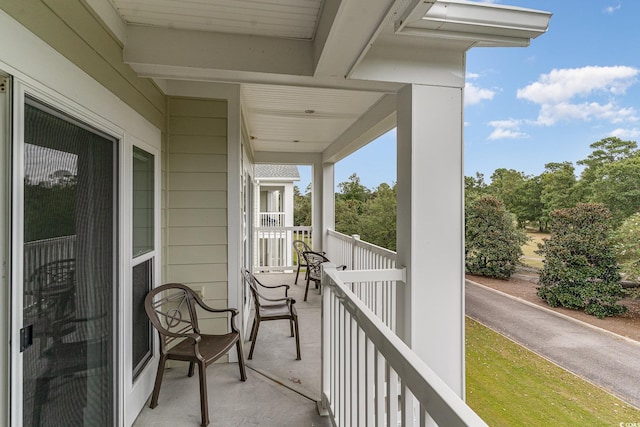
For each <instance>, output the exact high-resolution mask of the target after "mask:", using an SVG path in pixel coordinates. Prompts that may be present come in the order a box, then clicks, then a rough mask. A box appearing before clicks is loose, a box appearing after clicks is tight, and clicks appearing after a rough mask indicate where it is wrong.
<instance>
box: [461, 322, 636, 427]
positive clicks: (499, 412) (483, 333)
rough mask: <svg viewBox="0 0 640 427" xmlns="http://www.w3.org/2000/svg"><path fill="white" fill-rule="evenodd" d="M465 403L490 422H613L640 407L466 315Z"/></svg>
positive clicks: (630, 418) (632, 416)
mask: <svg viewBox="0 0 640 427" xmlns="http://www.w3.org/2000/svg"><path fill="white" fill-rule="evenodd" d="M466 365H467V404H468V405H469V406H471V408H473V410H474V411H476V413H478V415H480V416H481V417H482V418H483V419H484V420H485V421H486V422H487V424H489V425H490V426H492V427H494V426H497V427H499V426H509V427H513V426H580V427H584V426H619V425H621V423H625V424H626V423H638V425H640V411H638V410H636V409H634V408H633V407H631V406H629V405H627V404H625V403H624V402H622V401H621V400H619V399H617V398H616V397H614V396H612V395H610V394H608V393H606V392H604V391H603V390H601V389H600V388H598V387H595V386H593V385H591V384H590V383H588V382H586V381H584V380H582V379H581V378H578V377H577V376H575V375H573V374H571V373H569V372H567V371H565V370H564V369H562V368H559V367H558V366H556V365H554V364H552V363H550V362H548V361H547V360H545V359H543V358H541V357H539V356H538V355H536V354H534V353H532V352H531V351H529V350H527V349H525V348H524V347H522V346H519V345H517V344H515V343H513V342H512V341H510V340H508V339H506V338H505V337H503V336H502V335H500V334H497V333H495V332H493V331H492V330H490V329H488V328H486V327H484V326H482V325H481V324H479V323H477V322H475V321H473V320H471V319H469V318H467V319H466Z"/></svg>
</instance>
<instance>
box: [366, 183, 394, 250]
mask: <svg viewBox="0 0 640 427" xmlns="http://www.w3.org/2000/svg"><path fill="white" fill-rule="evenodd" d="M396 207H397V203H396V187H395V185H394V186H393V187H390V186H389V184H386V183H384V182H383V183H382V184H380V185H379V186H378V188H376V189H375V190H374V192H373V193H372V194H371V197H370V198H369V200H367V203H366V204H365V207H364V215H362V218H361V221H360V225H361V227H362V228H361V229H360V233H359V234H360V237H361V239H362V240H365V241H367V242H370V243H373V244H374V245H378V246H381V247H383V248H387V249H390V250H392V251H395V250H396Z"/></svg>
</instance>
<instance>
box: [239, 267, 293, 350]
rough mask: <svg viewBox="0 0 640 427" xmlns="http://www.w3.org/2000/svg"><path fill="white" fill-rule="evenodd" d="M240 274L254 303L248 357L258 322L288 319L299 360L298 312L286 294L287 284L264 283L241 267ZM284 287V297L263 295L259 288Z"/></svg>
mask: <svg viewBox="0 0 640 427" xmlns="http://www.w3.org/2000/svg"><path fill="white" fill-rule="evenodd" d="M242 276H243V277H244V280H245V281H246V282H247V284H248V285H249V289H250V290H251V295H252V296H253V302H254V305H255V316H254V318H253V326H252V327H251V334H250V336H249V339H250V340H251V349H250V350H249V357H248V359H249V360H251V359H252V358H253V349H254V347H255V346H256V340H257V338H258V330H259V329H260V322H263V321H269V320H289V327H290V329H291V336H292V337H295V338H296V360H300V334H299V332H298V313H297V312H296V308H295V306H294V304H295V303H296V300H295V299H293V298H291V297H290V296H288V291H289V285H275V286H270V285H264V284H262V283H260V281H259V280H258V279H257V278H256V277H255V276H254V275H253V274H252V273H251V272H250V271H249V270H247V269H245V268H243V269H242ZM277 288H284V295H285V296H284V298H270V297H266V296H264V294H262V293H261V292H260V289H263V290H267V289H277Z"/></svg>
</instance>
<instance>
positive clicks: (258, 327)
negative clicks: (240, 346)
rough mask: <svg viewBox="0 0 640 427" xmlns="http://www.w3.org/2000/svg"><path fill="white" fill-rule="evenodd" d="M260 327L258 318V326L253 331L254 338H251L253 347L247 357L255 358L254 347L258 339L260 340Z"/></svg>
mask: <svg viewBox="0 0 640 427" xmlns="http://www.w3.org/2000/svg"><path fill="white" fill-rule="evenodd" d="M258 329H260V321H257V320H256V328H255V330H254V331H253V337H252V338H253V339H252V340H251V349H250V350H249V357H247V359H249V360H251V359H252V358H253V349H254V348H255V346H256V341H257V340H258Z"/></svg>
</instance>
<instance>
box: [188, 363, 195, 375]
mask: <svg viewBox="0 0 640 427" xmlns="http://www.w3.org/2000/svg"><path fill="white" fill-rule="evenodd" d="M194 368H195V363H193V362H189V373H188V374H187V376H188V377H192V376H193V371H194Z"/></svg>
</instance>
